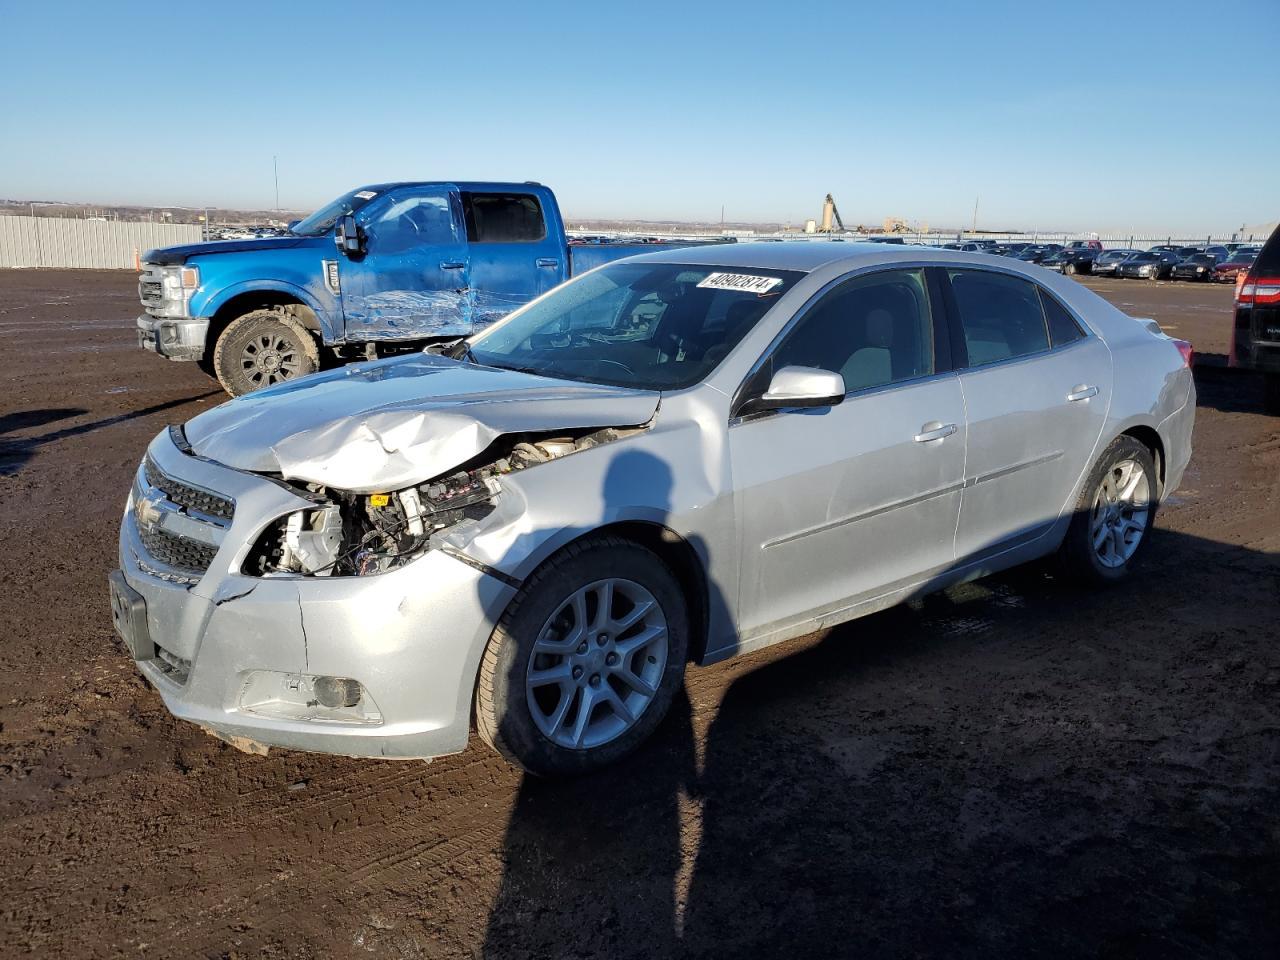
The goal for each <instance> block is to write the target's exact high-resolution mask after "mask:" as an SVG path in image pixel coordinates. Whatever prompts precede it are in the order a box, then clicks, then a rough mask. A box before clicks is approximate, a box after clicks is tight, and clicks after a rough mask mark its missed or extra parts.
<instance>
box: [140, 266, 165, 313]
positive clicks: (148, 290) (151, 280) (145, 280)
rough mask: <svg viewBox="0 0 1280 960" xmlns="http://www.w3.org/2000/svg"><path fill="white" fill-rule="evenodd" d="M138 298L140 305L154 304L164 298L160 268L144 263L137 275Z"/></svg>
mask: <svg viewBox="0 0 1280 960" xmlns="http://www.w3.org/2000/svg"><path fill="white" fill-rule="evenodd" d="M138 299H139V300H141V301H142V306H143V307H144V308H145V307H149V306H154V305H155V304H157V303H159V302H160V301H161V300H163V299H164V283H163V282H162V280H161V275H160V268H159V267H153V266H151V265H150V264H146V265H144V266H143V268H142V273H141V275H140V276H139V277H138Z"/></svg>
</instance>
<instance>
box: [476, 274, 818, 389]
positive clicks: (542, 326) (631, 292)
mask: <svg viewBox="0 0 1280 960" xmlns="http://www.w3.org/2000/svg"><path fill="white" fill-rule="evenodd" d="M801 276H803V274H801V273H798V272H796V271H793V270H766V269H760V268H753V267H709V266H702V265H684V264H671V263H617V264H611V265H608V266H605V267H601V268H600V269H599V270H594V271H592V272H591V273H588V274H585V275H584V276H582V277H581V278H579V279H577V280H573V281H570V282H569V283H566V284H565V285H564V286H562V287H560V288H559V289H557V290H555V291H553V292H552V293H551V294H549V295H548V296H546V297H544V298H543V299H541V300H539V301H537V302H535V303H533V304H530V305H529V306H528V307H526V308H525V309H523V310H520V311H517V312H516V313H513V314H512V315H511V316H510V317H508V318H507V319H506V320H504V321H502V322H500V323H498V324H495V325H494V326H493V327H490V328H489V329H488V330H486V331H485V332H484V333H482V334H480V335H478V336H477V337H476V338H475V339H473V340H472V341H471V344H470V346H471V356H472V357H473V358H474V359H475V361H476V362H477V363H480V364H483V365H485V366H491V367H504V368H508V369H514V370H523V371H525V372H528V373H536V374H539V375H542V376H547V377H557V378H560V379H563V380H579V381H585V382H588V383H603V384H611V385H614V386H620V387H635V388H638V389H641V390H674V389H679V388H681V387H688V386H692V385H693V384H695V383H697V382H698V381H699V380H701V379H702V378H703V377H705V376H706V375H707V374H708V373H710V372H711V371H712V370H713V369H715V367H716V366H717V365H718V364H719V363H720V361H721V360H723V359H724V357H725V355H726V354H728V352H729V351H730V350H732V349H733V348H734V347H735V346H737V345H738V342H739V341H740V340H741V339H742V338H743V337H744V336H746V335H747V332H748V331H750V330H751V328H752V327H753V326H755V325H756V323H758V322H759V320H760V318H761V317H763V316H764V315H765V313H766V312H767V311H768V310H769V308H770V307H772V306H773V305H774V304H775V303H777V302H778V299H779V298H780V297H781V296H782V294H783V293H785V292H786V291H787V290H789V289H790V288H791V287H792V286H793V285H794V284H795V282H796V281H797V280H798V279H799V278H800V277H801Z"/></svg>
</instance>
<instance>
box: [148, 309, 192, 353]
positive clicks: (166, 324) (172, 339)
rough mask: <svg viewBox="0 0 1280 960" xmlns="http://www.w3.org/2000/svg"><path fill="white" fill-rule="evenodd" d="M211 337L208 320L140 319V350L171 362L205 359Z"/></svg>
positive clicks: (180, 318)
mask: <svg viewBox="0 0 1280 960" xmlns="http://www.w3.org/2000/svg"><path fill="white" fill-rule="evenodd" d="M208 335H209V318H208V317H153V316H152V315H151V314H149V313H144V314H143V315H142V316H140V317H138V346H140V347H142V348H144V349H146V350H151V351H152V352H154V353H158V354H160V356H162V357H168V358H169V359H170V360H200V359H202V358H203V357H204V354H205V339H206V338H207V337H208Z"/></svg>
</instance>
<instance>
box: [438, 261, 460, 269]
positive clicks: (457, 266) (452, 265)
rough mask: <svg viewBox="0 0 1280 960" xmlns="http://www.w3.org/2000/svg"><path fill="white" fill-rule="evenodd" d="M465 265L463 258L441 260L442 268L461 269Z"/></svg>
mask: <svg viewBox="0 0 1280 960" xmlns="http://www.w3.org/2000/svg"><path fill="white" fill-rule="evenodd" d="M465 266H466V264H465V263H463V262H462V261H461V260H441V261H440V269H441V270H461V269H462V268H463V267H465Z"/></svg>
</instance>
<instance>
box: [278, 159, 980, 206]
mask: <svg viewBox="0 0 1280 960" xmlns="http://www.w3.org/2000/svg"><path fill="white" fill-rule="evenodd" d="M271 170H272V172H273V173H274V174H275V178H276V213H279V212H280V164H279V163H278V162H277V158H276V156H275V154H272V155H271ZM974 216H977V214H974Z"/></svg>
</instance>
